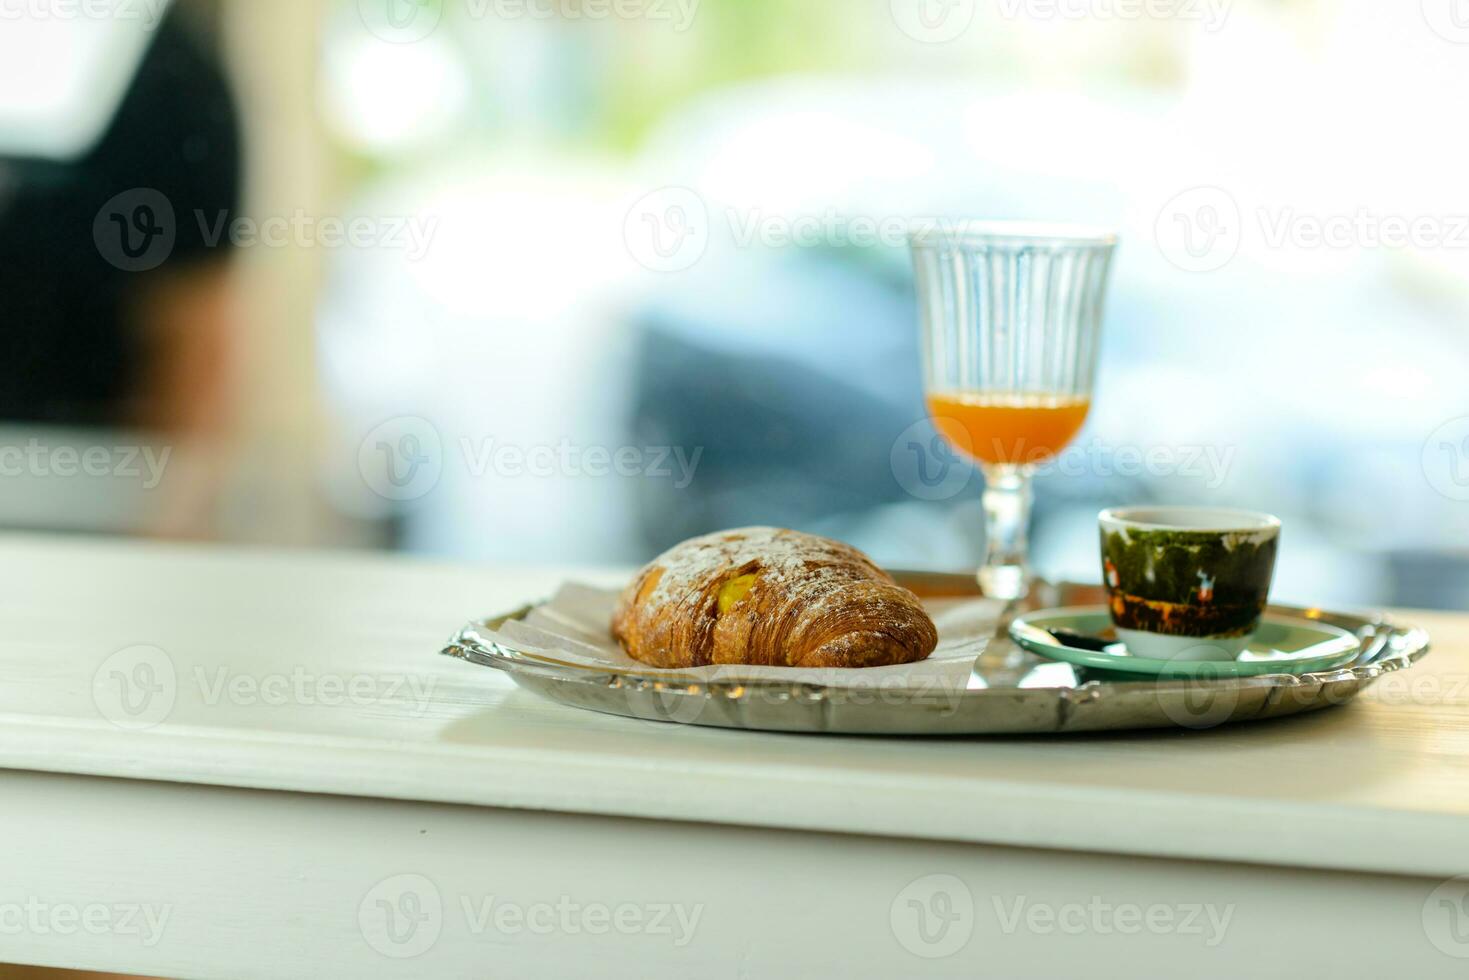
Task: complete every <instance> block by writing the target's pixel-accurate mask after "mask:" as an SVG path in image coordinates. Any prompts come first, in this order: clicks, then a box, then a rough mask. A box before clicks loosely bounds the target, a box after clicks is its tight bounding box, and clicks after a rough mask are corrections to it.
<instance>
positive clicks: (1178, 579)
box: [1100, 507, 1280, 660]
mask: <svg viewBox="0 0 1469 980" xmlns="http://www.w3.org/2000/svg"><path fill="white" fill-rule="evenodd" d="M1100 519H1101V525H1102V580H1103V583H1104V584H1105V585H1106V588H1107V600H1108V601H1107V605H1108V608H1109V609H1110V611H1111V613H1112V622H1113V624H1114V625H1115V626H1116V627H1117V635H1118V636H1119V637H1120V638H1121V639H1122V642H1123V643H1125V644H1127V649H1128V650H1129V651H1130V652H1132V653H1134V654H1136V655H1137V656H1140V657H1153V658H1156V659H1159V660H1233V659H1234V658H1235V657H1237V656H1238V655H1239V653H1240V651H1241V650H1243V649H1244V648H1245V646H1246V644H1248V643H1249V642H1250V637H1252V636H1254V634H1255V630H1256V629H1258V628H1259V626H1260V617H1261V615H1262V614H1263V613H1264V612H1265V602H1266V600H1267V599H1268V598H1269V595H1270V580H1271V578H1272V577H1273V576H1274V574H1275V552H1276V546H1277V544H1278V543H1279V541H1280V521H1279V520H1278V519H1277V518H1274V517H1271V516H1270V515H1269V514H1257V513H1253V512H1251V511H1243V510H1217V509H1213V508H1204V507H1122V508H1117V509H1114V510H1104V511H1102V514H1101V518H1100Z"/></svg>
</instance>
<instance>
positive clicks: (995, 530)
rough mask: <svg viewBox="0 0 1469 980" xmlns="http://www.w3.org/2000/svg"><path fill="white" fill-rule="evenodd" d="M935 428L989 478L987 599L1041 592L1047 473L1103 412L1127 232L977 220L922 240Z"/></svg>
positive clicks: (923, 320)
mask: <svg viewBox="0 0 1469 980" xmlns="http://www.w3.org/2000/svg"><path fill="white" fill-rule="evenodd" d="M910 243H911V245H912V249H913V264H914V272H915V275H916V281H917V288H918V305H919V321H920V325H921V330H922V335H923V363H924V383H925V386H926V391H927V396H928V406H929V413H930V415H932V417H933V422H934V426H935V428H937V429H938V431H939V432H940V433H941V434H942V435H943V436H944V438H945V439H946V440H948V442H949V444H950V445H952V446H953V447H954V448H955V449H957V450H958V451H959V452H961V453H963V454H964V455H966V456H968V457H970V458H971V459H973V460H975V461H976V462H978V463H979V465H980V467H981V469H982V470H983V472H984V478H985V490H984V512H985V560H984V565H983V566H981V567H980V569H979V584H980V587H981V588H983V589H984V592H985V594H986V595H989V596H994V597H996V598H1002V599H1018V598H1021V597H1023V596H1024V595H1025V594H1026V593H1027V591H1028V589H1029V579H1028V571H1027V554H1028V544H1027V529H1028V526H1029V523H1030V505H1031V477H1032V475H1033V473H1034V470H1035V467H1036V466H1037V465H1038V464H1041V463H1044V462H1046V461H1047V460H1049V459H1051V458H1052V457H1054V456H1055V455H1056V454H1058V453H1060V452H1061V451H1062V450H1063V449H1065V448H1066V446H1067V445H1068V444H1069V443H1070V442H1071V440H1072V439H1074V438H1075V437H1076V434H1077V432H1079V431H1080V430H1081V426H1082V423H1084V422H1085V421H1086V417H1087V413H1088V412H1089V411H1090V410H1091V398H1092V383H1093V380H1094V378H1095V375H1096V366H1097V351H1098V347H1099V346H1100V345H1099V339H1100V334H1101V324H1102V306H1103V303H1104V301H1105V299H1106V293H1107V282H1108V274H1109V272H1110V269H1111V264H1112V254H1113V252H1114V251H1115V250H1116V247H1117V238H1116V236H1115V235H1113V234H1110V233H1107V232H1102V231H1093V230H1090V229H1085V228H1075V227H1070V226H1047V225H1035V224H1029V223H1023V222H983V223H977V222H971V223H961V224H956V225H952V226H946V227H944V228H943V229H936V228H924V229H922V230H915V231H914V232H913V233H912V235H911V236H910Z"/></svg>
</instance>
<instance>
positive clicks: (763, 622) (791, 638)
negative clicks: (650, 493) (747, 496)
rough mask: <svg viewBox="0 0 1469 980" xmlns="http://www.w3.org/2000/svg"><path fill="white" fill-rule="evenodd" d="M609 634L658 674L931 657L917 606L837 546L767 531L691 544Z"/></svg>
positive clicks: (933, 634) (624, 606)
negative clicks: (706, 667) (719, 667)
mask: <svg viewBox="0 0 1469 980" xmlns="http://www.w3.org/2000/svg"><path fill="white" fill-rule="evenodd" d="M612 633H613V635H614V636H615V637H616V638H617V640H618V642H620V643H621V644H622V647H623V649H624V650H626V651H627V653H628V655H629V656H631V657H632V658H634V659H635V660H639V661H641V662H643V663H646V664H649V665H651V666H654V667H668V668H677V667H701V666H704V665H707V664H760V665H765V666H774V667H879V666H886V665H891V664H905V663H912V662H914V661H916V660H922V659H924V658H925V657H927V656H928V655H929V654H930V653H932V652H933V649H934V647H935V646H937V645H938V631H937V630H936V629H935V628H934V625H933V621H932V620H931V619H929V617H928V614H927V613H926V612H924V610H923V606H922V605H921V604H920V603H919V601H918V597H917V596H915V595H914V594H913V593H911V592H909V591H908V590H907V589H904V588H901V587H899V586H898V585H897V584H895V583H894V582H893V580H892V578H891V577H889V576H888V575H887V573H886V572H884V571H882V570H881V569H880V568H878V567H877V566H876V565H874V564H873V563H872V561H871V560H870V559H869V558H868V557H867V556H866V555H864V554H863V553H862V552H860V551H858V550H857V549H856V548H852V547H850V546H848V545H845V544H842V543H841V542H839V541H832V540H829V539H827V538H820V537H816V536H814V535H810V534H801V533H799V532H796V531H787V530H781V529H779V528H770V527H751V528H741V529H739V530H734V531H723V532H720V533H718V534H710V535H705V536H704V537H701V538H694V539H692V540H690V541H685V542H684V543H683V544H681V545H678V546H677V547H675V548H673V549H671V550H669V551H667V552H665V553H664V554H663V555H661V556H659V557H658V558H656V559H654V561H653V562H652V563H651V564H649V565H648V566H647V567H646V568H644V569H643V570H642V571H641V572H639V573H638V574H637V576H636V577H635V578H634V579H633V581H632V582H631V583H630V584H629V585H628V586H627V588H626V589H625V590H624V591H623V594H622V597H621V600H620V601H619V602H618V605H617V611H616V613H615V614H614V615H613V619H612Z"/></svg>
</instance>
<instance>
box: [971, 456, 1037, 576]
mask: <svg viewBox="0 0 1469 980" xmlns="http://www.w3.org/2000/svg"><path fill="white" fill-rule="evenodd" d="M1030 501H1031V493H1030V471H1029V470H1028V469H1027V468H1026V467H1023V466H1013V465H990V466H985V467H984V540H985V556H984V564H983V565H982V566H981V567H980V569H979V585H980V588H982V589H983V590H984V594H985V595H987V596H992V597H993V598H996V599H1020V598H1023V597H1024V596H1025V594H1026V592H1027V591H1028V589H1029V581H1028V578H1029V575H1028V569H1027V567H1026V566H1027V559H1028V557H1029V540H1028V538H1027V533H1028V529H1029V527H1030Z"/></svg>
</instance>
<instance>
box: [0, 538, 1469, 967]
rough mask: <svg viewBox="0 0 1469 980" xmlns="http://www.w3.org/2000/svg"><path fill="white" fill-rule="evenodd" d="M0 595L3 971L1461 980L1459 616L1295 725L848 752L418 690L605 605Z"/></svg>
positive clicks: (491, 686) (37, 584)
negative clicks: (483, 644)
mask: <svg viewBox="0 0 1469 980" xmlns="http://www.w3.org/2000/svg"><path fill="white" fill-rule="evenodd" d="M0 567H3V568H4V569H5V578H4V582H5V588H4V589H3V592H0V840H3V842H4V843H3V845H0V846H3V848H4V850H3V855H4V860H3V863H0V962H17V963H32V964H42V965H53V966H70V967H84V968H91V969H110V970H119V971H127V972H138V973H151V974H156V975H163V976H190V977H219V978H240V977H336V976H342V977H354V978H368V977H415V978H417V977H436V978H437V977H476V978H483V977H494V976H537V977H539V976H548V977H573V976H584V975H590V974H592V972H593V971H595V974H596V975H597V976H599V977H642V976H679V977H684V976H694V977H701V978H702V977H772V976H774V977H781V976H790V977H818V976H843V977H846V976H864V977H865V976H872V977H886V978H891V977H899V976H927V975H933V976H964V977H975V976H1002V977H1055V976H1077V975H1085V976H1102V977H1110V976H1118V977H1124V976H1125V977H1128V978H1139V977H1147V976H1170V977H1173V976H1178V975H1180V974H1186V975H1188V976H1190V977H1191V978H1194V977H1207V976H1226V975H1229V976H1239V975H1250V976H1257V977H1261V976H1263V977H1271V976H1280V977H1314V976H1326V975H1334V976H1343V977H1346V976H1384V975H1393V976H1402V977H1413V978H1415V980H1416V978H1426V977H1438V976H1443V977H1462V976H1464V975H1466V973H1469V902H1462V901H1460V899H1461V898H1462V897H1463V896H1464V894H1465V890H1464V887H1463V884H1462V883H1460V882H1452V881H1448V880H1449V879H1451V878H1453V877H1454V876H1456V875H1460V874H1466V873H1469V617H1457V616H1445V615H1427V614H1423V615H1416V616H1410V618H1413V619H1415V620H1417V621H1418V622H1420V623H1421V624H1423V625H1425V626H1426V627H1428V628H1429V630H1430V631H1431V632H1432V633H1433V635H1434V641H1435V652H1434V653H1433V654H1431V655H1430V656H1429V657H1428V659H1427V660H1426V661H1425V662H1424V663H1422V664H1420V665H1419V666H1418V667H1417V668H1415V669H1414V670H1413V671H1410V672H1408V673H1405V674H1401V675H1398V677H1397V678H1395V679H1394V680H1393V682H1392V683H1390V684H1386V685H1382V686H1379V688H1377V689H1376V690H1375V692H1373V693H1372V694H1370V695H1369V696H1367V697H1366V698H1364V699H1362V700H1360V701H1359V702H1358V703H1355V704H1353V705H1351V706H1349V707H1346V708H1340V709H1333V710H1331V711H1327V712H1323V713H1320V714H1315V715H1310V716H1305V717H1301V718H1295V719H1286V720H1282V721H1277V722H1271V723H1266V724H1260V725H1243V726H1236V727H1230V728H1224V729H1219V730H1214V731H1208V732H1197V733H1195V732H1188V733H1182V732H1180V733H1174V732H1165V733H1140V734H1130V735H1117V736H1104V737H1095V736H1093V737H1062V738H1033V739H1026V738H1004V739H997V738H990V739H964V740H945V741H921V740H878V739H859V738H824V737H811V736H795V735H760V734H750V733H736V732H725V731H718V730H711V729H700V728H690V727H679V726H668V725H660V724H656V723H652V722H639V721H632V720H627V719H621V718H614V717H607V716H600V715H595V714H590V713H583V712H577V711H574V710H572V709H568V708H562V707H559V706H556V705H552V704H548V703H543V702H541V701H539V700H537V699H535V698H534V697H532V696H530V695H527V694H524V693H522V692H520V691H518V690H517V689H515V688H514V687H513V686H512V685H510V684H509V683H508V682H507V681H506V680H505V679H504V678H503V677H501V676H500V675H499V674H497V673H496V672H494V671H491V670H486V669H483V668H476V667H472V666H469V665H467V664H463V663H459V662H457V661H452V660H450V659H448V658H443V657H439V656H436V651H437V650H438V648H439V647H440V646H441V645H442V642H443V641H444V639H445V638H446V637H447V636H448V635H449V634H450V633H451V632H452V631H453V630H454V629H455V628H456V627H458V626H459V625H460V624H461V623H462V622H463V621H465V620H467V619H469V618H470V617H472V616H474V615H479V614H488V613H492V612H497V611H503V610H506V609H509V608H511V607H513V606H515V605H517V604H519V603H520V602H521V601H523V600H526V599H530V598H535V597H538V596H540V595H543V594H545V593H547V592H548V591H549V590H550V589H551V588H552V587H553V586H554V585H555V584H556V583H557V582H558V581H560V580H562V579H563V578H565V577H568V576H569V575H574V576H575V577H578V578H583V579H587V580H592V581H598V580H605V581H609V582H610V581H615V580H616V578H617V575H616V574H615V573H601V574H598V573H592V572H588V571H581V572H572V571H569V570H566V569H508V568H498V569H494V568H456V567H445V566H439V565H433V564H428V563H421V562H415V561H410V560H402V559H387V558H382V557H376V556H369V555H360V556H359V555H345V556H344V555H336V556H320V555H314V554H305V553H300V554H295V553H272V552H247V551H223V550H213V549H204V548H193V547H164V546H156V545H138V544H127V543H115V542H99V541H90V540H81V539H65V538H39V537H13V538H6V539H0ZM1445 882H1448V883H1447V884H1445Z"/></svg>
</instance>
